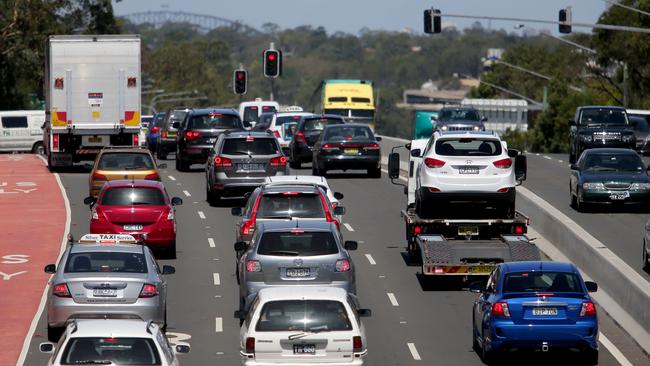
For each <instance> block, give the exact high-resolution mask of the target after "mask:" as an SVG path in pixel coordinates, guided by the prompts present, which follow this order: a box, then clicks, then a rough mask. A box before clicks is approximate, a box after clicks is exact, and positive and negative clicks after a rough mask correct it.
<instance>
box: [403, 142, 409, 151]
mask: <svg viewBox="0 0 650 366" xmlns="http://www.w3.org/2000/svg"><path fill="white" fill-rule="evenodd" d="M404 147H405V148H406V150H411V143H410V142H407V143H406V144H404Z"/></svg>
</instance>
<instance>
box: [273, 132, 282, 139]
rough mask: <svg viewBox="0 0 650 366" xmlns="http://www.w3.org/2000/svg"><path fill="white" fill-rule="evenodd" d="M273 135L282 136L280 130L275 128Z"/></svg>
mask: <svg viewBox="0 0 650 366" xmlns="http://www.w3.org/2000/svg"><path fill="white" fill-rule="evenodd" d="M273 136H275V137H277V138H280V131H278V130H274V131H273Z"/></svg>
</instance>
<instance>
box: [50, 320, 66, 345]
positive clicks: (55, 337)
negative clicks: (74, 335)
mask: <svg viewBox="0 0 650 366" xmlns="http://www.w3.org/2000/svg"><path fill="white" fill-rule="evenodd" d="M64 329H65V328H64V327H50V325H49V324H48V325H47V340H48V341H50V342H58V341H59V339H60V338H61V335H62V334H63V330H64Z"/></svg>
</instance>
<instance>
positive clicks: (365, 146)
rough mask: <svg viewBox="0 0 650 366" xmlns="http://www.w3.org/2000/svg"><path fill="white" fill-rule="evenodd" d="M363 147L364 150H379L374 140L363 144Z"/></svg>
mask: <svg viewBox="0 0 650 366" xmlns="http://www.w3.org/2000/svg"><path fill="white" fill-rule="evenodd" d="M363 148H364V149H366V150H379V144H378V143H376V142H373V143H371V144H365V145H363Z"/></svg>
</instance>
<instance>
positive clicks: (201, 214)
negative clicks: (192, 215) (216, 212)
mask: <svg viewBox="0 0 650 366" xmlns="http://www.w3.org/2000/svg"><path fill="white" fill-rule="evenodd" d="M198 213H199V217H200V218H201V219H203V220H205V214H204V213H203V211H198Z"/></svg>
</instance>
